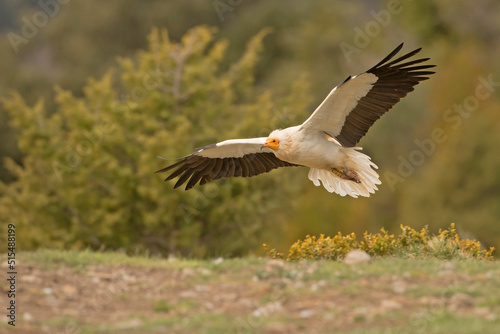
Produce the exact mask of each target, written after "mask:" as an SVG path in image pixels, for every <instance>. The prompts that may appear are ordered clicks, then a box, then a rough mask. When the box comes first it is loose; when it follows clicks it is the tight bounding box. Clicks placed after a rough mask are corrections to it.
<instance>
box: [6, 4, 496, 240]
mask: <svg viewBox="0 0 500 334" xmlns="http://www.w3.org/2000/svg"><path fill="white" fill-rule="evenodd" d="M221 1H222V2H223V3H225V4H228V5H229V7H228V8H230V9H229V10H228V11H225V12H224V13H223V14H222V17H221V15H220V12H218V11H217V10H216V9H215V7H214V2H213V1H206V0H193V1H191V2H190V3H189V5H186V4H185V3H184V2H182V1H169V2H168V1H167V2H166V1H161V0H151V1H148V2H147V4H146V3H144V2H139V1H134V0H116V1H112V2H106V3H103V2H102V1H97V0H87V1H70V2H68V3H67V4H66V5H64V6H61V8H60V11H59V13H58V14H57V15H56V16H55V17H53V18H51V20H50V22H49V23H48V24H47V25H46V26H44V27H43V28H42V29H40V30H39V32H38V34H37V35H36V36H35V37H34V38H31V39H30V41H29V43H28V44H26V45H23V46H22V47H21V48H20V51H19V53H17V54H15V53H14V52H13V51H12V47H11V46H10V44H9V42H8V40H7V39H6V38H2V39H0V59H1V60H2V61H1V62H0V71H1V73H2V76H0V95H2V96H5V95H6V94H5V92H6V91H7V90H8V89H15V90H16V91H18V92H19V94H20V95H21V96H22V97H23V99H24V100H25V101H26V104H27V105H33V104H34V103H35V102H36V101H37V100H38V99H39V98H40V97H43V98H44V101H45V103H44V105H43V106H44V108H42V109H43V110H44V112H45V113H46V115H47V117H49V116H51V115H52V114H54V113H60V111H61V109H60V106H59V105H56V104H55V103H54V101H56V100H57V99H54V98H53V97H52V96H53V85H55V84H57V85H60V86H61V87H64V88H65V89H66V90H69V91H71V93H72V95H73V96H74V97H75V98H83V97H84V96H85V94H86V92H85V90H84V89H82V87H85V82H86V80H87V78H88V77H89V76H92V77H101V76H103V75H104V73H106V71H107V70H108V69H109V68H110V67H112V66H113V64H114V63H115V61H116V60H115V59H116V56H117V55H120V56H122V57H132V58H133V59H136V60H137V59H138V58H136V56H134V55H135V54H136V52H137V51H136V50H140V49H145V48H146V47H147V44H146V39H145V38H144V36H145V35H146V34H147V33H148V32H149V31H150V30H151V28H152V27H153V26H159V27H167V28H168V31H169V35H170V38H172V40H176V41H178V40H180V39H181V37H182V35H183V34H184V33H185V32H186V31H187V30H188V29H190V28H192V27H194V26H197V25H200V24H206V25H209V26H217V27H218V28H219V30H218V32H217V33H216V35H215V36H216V37H217V38H225V39H227V40H228V41H230V43H229V44H228V45H227V46H226V49H225V58H224V60H223V61H221V62H219V63H218V66H219V69H220V71H221V73H223V72H227V71H229V69H230V67H231V64H234V63H236V62H238V61H239V59H240V57H241V52H242V51H241V50H243V49H244V48H245V43H247V41H248V40H249V39H250V38H251V37H252V36H254V35H255V34H257V33H258V32H259V31H260V30H261V29H262V28H263V27H271V28H272V29H273V32H272V33H271V34H270V35H269V36H268V37H266V38H265V40H264V41H263V45H264V47H265V50H266V51H265V52H263V53H262V54H261V58H260V61H259V62H258V63H256V64H255V66H254V69H253V73H254V79H255V81H254V85H253V87H252V90H251V91H252V92H253V93H251V94H250V95H248V96H246V95H245V92H240V93H238V94H239V95H238V96H241V98H242V97H243V96H246V98H248V99H250V96H254V97H255V96H263V93H264V92H266V91H268V90H269V91H270V92H271V91H273V92H275V93H279V95H280V96H282V97H283V101H280V103H281V104H280V105H279V107H278V106H277V107H276V110H278V111H277V112H273V117H274V118H276V119H278V118H279V119H280V120H281V121H280V122H281V124H282V126H288V125H293V124H294V123H298V122H301V121H303V120H304V119H306V118H307V117H308V115H309V114H310V113H311V112H312V111H313V110H314V108H315V107H316V106H317V105H318V104H319V103H320V102H321V101H322V99H323V98H324V97H325V96H326V94H327V93H328V92H329V91H330V89H331V88H332V87H333V86H335V85H336V84H337V83H339V82H340V81H342V80H343V79H345V77H347V75H350V74H356V73H358V72H359V71H362V70H364V69H366V68H367V67H368V66H370V65H373V64H375V63H376V62H377V61H379V60H380V57H382V56H384V55H386V54H387V52H388V51H389V50H392V49H393V48H394V47H395V46H396V45H398V44H399V43H401V42H405V48H404V50H408V51H409V50H411V49H412V48H416V47H420V46H421V47H423V50H422V52H421V55H422V56H424V57H431V59H432V63H434V64H436V65H437V68H436V71H437V73H436V74H435V75H434V76H433V77H432V78H431V80H429V81H426V82H424V83H422V84H421V85H419V86H418V87H417V88H416V90H415V91H414V92H412V93H411V94H410V95H409V96H408V97H406V98H405V99H403V100H402V101H401V102H400V103H399V104H398V105H397V106H396V107H395V108H394V109H393V110H392V111H391V112H390V113H389V115H387V116H386V117H383V118H382V119H381V120H380V121H378V122H377V123H376V124H375V125H374V127H373V128H372V129H371V130H370V131H369V132H368V134H367V136H366V137H365V138H363V139H362V141H361V142H360V146H364V148H365V152H366V153H368V154H369V155H370V156H372V158H373V160H374V162H375V163H377V164H378V166H379V167H380V174H381V180H382V182H383V184H382V186H381V187H380V190H379V191H378V192H377V193H376V194H375V195H374V196H372V197H370V198H368V199H364V198H363V199H351V198H340V197H338V196H331V195H329V194H326V193H325V192H324V190H323V189H321V188H316V187H313V186H311V185H310V184H308V183H307V182H308V181H307V179H306V175H307V171H306V170H305V169H293V170H292V171H286V170H285V171H279V172H275V173H273V175H272V176H273V177H274V176H276V175H279V177H285V178H287V177H290V173H293V176H294V182H293V186H294V187H299V188H300V187H301V186H302V185H304V184H306V186H304V187H303V188H300V190H299V191H289V189H286V190H285V189H283V192H284V193H285V192H286V195H288V197H287V198H285V199H283V198H281V197H279V200H278V201H277V202H280V201H281V202H286V203H287V204H286V205H287V209H286V210H282V207H281V206H277V207H276V208H275V209H269V211H266V212H269V213H271V214H272V215H273V217H274V218H273V219H275V220H276V221H278V222H279V223H278V224H277V225H279V226H282V227H283V226H284V225H283V224H284V222H286V228H284V227H283V228H282V229H280V228H279V227H276V226H273V229H272V230H270V231H261V233H262V240H261V241H262V242H268V243H273V245H276V246H277V247H286V246H287V245H289V244H290V243H292V242H293V241H295V240H297V239H298V238H303V237H304V236H305V235H307V234H311V235H312V234H316V235H319V234H321V233H324V234H327V235H335V234H337V232H338V231H341V232H342V233H344V234H348V233H351V232H355V233H357V234H362V233H363V232H364V231H365V230H368V231H371V232H376V231H378V230H380V228H381V227H385V228H386V229H387V230H389V231H391V232H396V231H397V230H398V226H399V225H400V224H403V225H409V224H411V225H412V226H413V227H415V228H418V227H422V226H424V225H426V224H428V225H429V228H430V230H431V231H432V232H437V230H438V228H439V227H446V226H449V224H450V223H453V222H454V223H456V225H457V230H458V231H459V232H461V233H466V234H469V237H473V238H477V239H479V240H480V241H482V242H483V243H484V244H486V246H495V247H496V248H497V249H499V248H500V230H499V229H500V227H499V226H500V224H499V221H500V212H499V211H498V208H499V205H498V204H497V203H500V181H499V180H498V173H497V170H498V169H499V167H500V166H499V161H498V159H497V157H496V156H497V154H496V143H498V142H499V141H500V132H499V131H498V129H497V126H496V124H499V120H498V114H499V113H498V110H500V101H499V100H500V89H499V87H498V86H495V87H494V90H493V92H491V96H490V97H489V98H488V99H486V100H482V101H480V102H481V103H480V104H479V106H478V107H477V108H475V109H474V111H473V112H472V113H471V115H470V117H468V118H464V119H463V123H462V124H461V125H460V127H459V128H457V129H455V128H454V127H452V125H453V124H454V123H452V122H447V121H445V120H444V119H443V117H444V114H445V112H446V111H447V110H448V109H450V108H452V109H453V105H454V104H462V103H463V102H464V100H465V99H466V98H467V97H468V96H470V95H474V93H475V92H474V90H475V89H476V87H477V85H478V84H479V81H478V78H479V77H481V76H482V77H488V76H489V75H491V76H492V78H493V81H494V82H499V81H500V62H498V59H500V48H499V47H498V45H500V26H499V25H498V22H499V20H500V16H499V15H500V2H499V1H497V0H485V1H483V2H482V3H481V5H478V4H477V3H474V2H470V1H466V0H453V1H452V0H444V1H440V2H418V1H406V0H402V1H400V2H397V1H390V0H388V1H382V2H373V1H370V0H356V1H342V0H336V1H331V0H315V1H308V2H305V1H302V0H279V1H263V0H255V1H234V2H229V1H225V0H221ZM394 3H398V4H399V7H396V8H397V9H396V11H393V12H392V13H391V12H390V11H389V9H390V6H391V4H394ZM0 6H3V7H1V9H2V10H1V11H0V12H1V15H3V16H2V24H3V25H0V30H1V29H3V30H1V31H3V37H5V34H6V33H8V32H9V31H14V32H19V31H20V29H21V27H22V21H21V18H22V17H27V18H30V17H31V16H32V15H33V13H34V12H36V11H39V10H40V6H39V2H38V1H36V0H31V1H23V2H18V1H14V0H8V1H5V2H3V3H2V5H0ZM388 11H389V12H388ZM9 13H17V17H16V18H15V19H12V17H11V15H9ZM388 13H389V14H388ZM369 29H372V30H371V31H369ZM360 32H361V33H360ZM362 34H365V35H366V36H365V38H364V44H363V45H361V46H360V45H358V46H357V47H358V52H355V53H353V54H351V55H350V56H348V57H346V55H345V54H344V53H343V52H342V50H341V48H340V47H339V46H340V45H341V44H342V43H348V44H350V45H353V46H356V40H357V41H358V42H359V41H360V40H361V39H360V36H361V35H362ZM304 72H307V73H308V74H309V75H308V79H309V80H308V82H310V86H311V89H310V90H308V91H309V92H310V97H311V103H309V104H305V103H302V102H301V103H296V102H295V100H293V97H289V98H288V100H286V99H285V97H286V96H289V95H288V94H287V92H288V87H289V82H291V81H296V80H299V82H300V81H301V80H302V79H300V78H301V74H302V73H304ZM112 77H113V76H112ZM110 80H111V79H110ZM112 82H113V87H114V86H116V85H117V84H118V83H120V80H116V78H114V79H113V80H112ZM297 85H298V87H299V88H300V85H299V84H297ZM122 90H123V89H122ZM299 90H300V89H299ZM115 92H117V93H118V90H116V91H115ZM300 92H301V93H302V94H307V90H304V91H302V90H300ZM58 94H60V93H58ZM274 95H275V94H273V96H274ZM119 98H121V97H119ZM247 101H250V100H247ZM273 101H275V103H277V102H276V101H279V100H276V99H273ZM255 103H256V104H259V103H260V102H255ZM275 105H276V104H275ZM165 108H166V107H165ZM267 111H268V110H267ZM152 112H153V111H152ZM183 112H184V111H183ZM198 112H200V110H198ZM261 112H264V111H262V110H260V109H259V110H258V111H256V113H257V114H260V113H261ZM249 113H250V112H249ZM292 115H293V117H292ZM278 116H279V117H278ZM294 117H295V118H294ZM6 120H7V115H6V113H5V110H4V108H3V107H0V155H2V156H9V157H12V158H13V159H14V160H15V161H16V162H17V164H19V165H22V166H25V162H26V161H27V160H26V159H25V160H24V161H23V160H22V159H21V157H22V154H21V153H20V152H19V151H16V139H15V137H14V136H13V131H12V130H9V128H8V127H6V125H5V124H6ZM228 121H229V120H228ZM266 122H267V123H265V124H260V125H259V126H260V127H259V126H258V127H256V128H255V129H260V128H262V127H265V128H266V129H271V128H272V127H273V126H274V125H276V124H275V123H276V122H275V121H268V120H266ZM199 124H200V123H195V124H192V125H190V126H193V128H192V129H193V130H194V132H196V135H195V136H196V138H198V135H199V139H197V140H198V141H200V142H202V143H200V144H206V143H210V142H213V141H215V140H220V139H225V138H226V136H227V135H230V134H229V133H220V135H219V134H218V135H217V136H213V135H212V136H208V134H202V133H199V134H198V132H197V131H200V130H199V128H200V127H199ZM436 128H441V129H443V131H444V132H445V135H446V138H447V139H446V140H445V141H444V142H442V143H439V144H437V145H436V147H435V151H434V153H432V154H429V155H425V160H424V161H423V163H422V164H421V165H419V166H414V167H415V168H414V170H413V172H412V173H411V175H409V176H407V177H404V178H403V180H402V181H401V182H397V183H396V184H394V185H393V186H392V187H391V186H390V182H389V181H388V179H387V177H386V176H387V174H386V173H392V174H394V175H399V172H398V169H399V168H400V164H401V160H400V158H402V159H408V158H409V155H410V154H411V153H412V152H414V151H416V150H417V151H418V150H419V147H418V146H417V145H416V144H415V140H418V141H423V140H425V139H428V138H431V135H432V131H433V130H434V129H436ZM19 131H24V129H23V128H20V130H19ZM228 131H229V130H228ZM200 132H201V131H200ZM235 133H236V132H235ZM236 134H237V135H247V134H248V135H252V136H253V135H257V134H256V133H254V132H252V131H251V130H250V128H248V132H246V130H245V131H244V130H243V129H241V132H238V133H236ZM190 135H191V138H192V136H193V134H192V132H190ZM231 135H232V134H231ZM258 135H260V133H259V134H258ZM262 135H264V134H262ZM179 140H186V141H187V140H189V139H186V138H180V139H179ZM186 143H187V142H186ZM191 144H193V145H196V143H193V142H190V143H189V147H192V146H191ZM31 145H33V143H32V144H31ZM186 146H188V144H186ZM144 151H146V150H144ZM177 152H179V153H181V154H185V153H188V152H189V149H188V148H186V149H185V150H183V151H182V152H180V151H175V152H172V153H177ZM156 153H158V154H161V155H164V156H168V157H171V156H172V153H170V151H169V152H167V153H163V152H156V151H153V154H156ZM155 164H158V165H161V164H159V163H158V161H156V162H155ZM2 167H3V166H0V179H1V180H4V181H5V182H7V183H8V182H10V181H11V180H13V177H14V176H12V175H11V174H9V173H2V171H3V170H2ZM25 168H33V167H29V166H26V167H25ZM262 179H263V180H265V181H267V180H268V179H267V176H262V177H258V178H255V179H253V180H252V181H253V182H255V184H251V185H248V187H252V188H244V190H243V193H242V195H240V196H242V197H251V196H256V195H255V194H254V193H253V192H254V191H258V192H265V191H268V188H267V187H266V186H265V185H266V184H265V183H266V182H265V181H264V185H262V183H260V182H263V181H261V180H262ZM304 179H305V180H304ZM295 180H299V182H297V181H295ZM235 182H236V183H238V182H240V181H238V180H237V181H235ZM218 184H220V185H221V187H220V189H226V187H229V188H231V187H233V186H234V184H233V182H231V183H227V184H223V183H218ZM287 186H291V185H290V184H289V185H287ZM262 187H263V188H262ZM250 189H251V190H250ZM162 194H163V192H162ZM276 195H277V194H276ZM175 196H180V197H181V198H184V197H182V196H185V194H184V193H183V192H176V195H175ZM266 196H267V195H266ZM283 204H284V203H283ZM261 205H262V204H261ZM181 207H182V206H181ZM258 207H259V208H260V207H261V206H258ZM207 210H208V209H207ZM207 212H209V210H208V211H207ZM11 219H14V220H15V217H11ZM274 228H276V229H277V230H276V231H279V232H276V233H275V230H274ZM233 232H234V231H233ZM54 233H59V232H57V231H54ZM234 233H235V234H237V232H234ZM174 239H175V238H174ZM277 239H279V240H277Z"/></svg>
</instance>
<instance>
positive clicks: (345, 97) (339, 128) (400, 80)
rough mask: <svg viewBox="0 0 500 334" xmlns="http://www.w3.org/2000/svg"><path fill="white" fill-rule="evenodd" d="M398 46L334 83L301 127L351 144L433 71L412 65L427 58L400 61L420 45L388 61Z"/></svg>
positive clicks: (424, 66)
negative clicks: (366, 67) (372, 62)
mask: <svg viewBox="0 0 500 334" xmlns="http://www.w3.org/2000/svg"><path fill="white" fill-rule="evenodd" d="M402 47H403V44H400V45H399V46H398V47H397V48H396V49H395V50H394V51H392V52H391V53H390V54H389V55H388V56H387V57H385V58H384V59H383V60H382V61H381V62H380V63H378V64H377V65H375V66H374V67H372V68H371V69H369V70H368V71H366V72H364V73H361V74H359V75H356V76H354V77H352V78H351V77H348V78H347V79H346V80H345V81H344V82H342V83H341V84H340V85H338V86H337V87H335V88H334V89H333V90H332V91H331V92H330V94H328V96H327V97H326V99H325V100H324V101H323V102H322V103H321V104H320V105H319V107H318V108H317V109H316V110H315V111H314V113H313V114H312V115H311V116H310V117H309V118H308V119H307V120H306V121H305V122H304V123H303V124H302V125H301V129H303V130H307V131H322V132H326V133H327V134H329V135H330V136H332V137H335V138H336V139H337V140H338V141H339V142H340V144H342V146H345V147H352V146H355V145H356V143H357V142H358V141H359V140H360V139H361V138H362V137H363V136H364V135H365V134H366V132H367V131H368V129H369V128H370V127H371V126H372V125H373V123H375V121H376V120H377V119H379V118H380V116H382V115H383V114H384V113H386V112H387V111H388V110H389V109H391V108H392V106H394V105H395V104H396V103H398V102H399V100H401V99H402V98H403V97H405V96H406V94H408V93H409V92H411V91H412V90H413V89H414V88H413V87H414V86H415V85H417V84H418V83H419V82H420V81H423V80H426V79H428V75H430V74H433V73H434V72H431V71H426V69H428V68H431V67H434V66H435V65H416V64H419V63H422V62H425V61H427V60H429V58H421V59H416V60H410V61H407V62H403V61H405V60H407V59H408V58H410V57H412V56H414V55H415V54H417V53H418V52H419V51H420V49H416V50H414V51H412V52H410V53H407V54H406V55H404V56H401V57H400V58H397V59H396V60H393V61H391V62H389V60H391V59H392V58H393V57H394V56H395V55H396V54H397V53H398V52H399V51H400V50H401V48H402Z"/></svg>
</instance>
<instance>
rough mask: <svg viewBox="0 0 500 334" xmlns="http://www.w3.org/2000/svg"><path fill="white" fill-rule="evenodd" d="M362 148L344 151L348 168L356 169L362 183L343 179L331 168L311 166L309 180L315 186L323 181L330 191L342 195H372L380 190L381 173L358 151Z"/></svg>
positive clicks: (368, 158)
mask: <svg viewBox="0 0 500 334" xmlns="http://www.w3.org/2000/svg"><path fill="white" fill-rule="evenodd" d="M359 149H360V148H357V147H356V148H345V149H344V153H345V154H346V155H347V157H348V159H347V161H348V165H347V166H346V167H347V168H348V169H351V170H353V171H355V172H356V173H357V174H358V177H359V179H360V181H361V182H360V183H356V182H354V181H352V180H346V179H342V178H341V177H339V176H338V175H336V174H335V173H333V172H332V171H331V170H325V169H317V168H311V170H310V171H309V175H308V177H309V180H311V181H312V182H313V183H314V185H315V186H319V185H320V184H321V183H323V187H325V189H326V190H327V191H328V192H331V193H333V192H334V193H337V194H339V195H340V196H345V195H349V196H352V197H354V198H357V197H358V196H364V197H370V194H373V193H374V192H375V190H378V188H377V184H381V182H380V180H379V175H378V174H377V172H376V171H375V170H374V168H378V167H377V165H375V164H374V163H373V162H372V161H371V160H370V157H369V156H367V155H366V154H363V153H361V152H358V151H357V150H359ZM319 181H321V183H320V182H319Z"/></svg>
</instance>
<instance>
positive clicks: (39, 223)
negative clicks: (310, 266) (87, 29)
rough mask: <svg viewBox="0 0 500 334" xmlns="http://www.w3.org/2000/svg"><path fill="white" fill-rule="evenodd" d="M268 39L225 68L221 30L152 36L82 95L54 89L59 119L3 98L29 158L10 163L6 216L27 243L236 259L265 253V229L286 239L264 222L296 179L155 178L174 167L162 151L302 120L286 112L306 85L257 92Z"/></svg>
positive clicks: (170, 153)
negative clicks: (179, 182)
mask: <svg viewBox="0 0 500 334" xmlns="http://www.w3.org/2000/svg"><path fill="white" fill-rule="evenodd" d="M266 33H267V32H266V31H262V32H260V33H259V34H257V35H256V36H255V37H254V38H253V39H251V40H250V42H249V43H248V45H247V49H246V51H245V52H244V54H243V55H242V56H241V58H240V59H239V60H238V61H236V62H235V63H234V64H231V65H230V66H224V65H223V64H224V61H223V60H224V56H225V51H226V47H227V45H228V44H227V41H225V40H217V41H215V40H214V34H215V30H214V29H212V28H208V27H197V28H193V29H192V30H190V31H189V32H187V33H186V35H185V36H184V37H183V38H182V40H181V41H180V42H179V43H176V42H173V41H170V40H169V37H168V35H167V32H166V31H159V30H154V31H153V32H152V34H151V35H150V36H149V49H148V50H146V51H142V52H140V53H138V55H137V56H136V57H134V58H132V59H128V58H126V59H120V61H119V64H120V66H119V67H118V68H117V69H112V70H110V71H109V72H108V73H107V74H106V75H105V76H104V77H103V78H102V79H100V80H95V79H90V80H89V81H88V84H87V85H86V87H85V88H84V89H83V92H84V94H83V97H77V96H75V95H74V94H72V93H71V92H69V91H65V90H63V89H61V88H57V89H56V98H55V100H56V101H55V102H56V105H57V107H56V111H55V112H54V113H51V114H48V112H47V111H46V108H45V107H44V102H43V101H39V102H38V103H36V105H34V106H28V105H27V104H26V103H25V101H24V100H23V98H22V97H21V96H20V95H19V94H17V93H12V94H11V96H10V97H9V98H6V99H4V100H3V103H4V106H5V108H6V109H7V110H8V111H9V114H10V117H11V123H12V126H13V127H15V128H16V129H17V130H18V132H19V138H18V139H19V140H18V145H19V148H20V150H21V151H22V153H23V155H24V158H23V162H22V165H21V166H20V165H17V164H16V163H14V162H13V161H12V160H9V159H7V160H6V161H5V166H6V167H7V168H8V170H9V171H10V172H11V173H12V174H13V175H14V177H15V181H14V182H12V183H9V184H0V194H1V197H0V218H1V220H2V221H8V222H11V223H14V224H16V226H17V231H18V246H19V247H20V248H22V249H35V248H39V247H49V248H61V249H68V248H70V249H82V248H91V249H123V250H126V251H128V252H145V251H146V252H151V253H159V254H171V253H174V254H181V255H190V256H214V255H219V254H222V255H226V256H234V255H241V254H244V253H246V252H248V250H250V249H253V248H255V247H258V244H259V243H258V240H259V238H260V233H262V231H263V230H266V232H267V233H273V231H274V232H275V233H277V231H279V229H280V226H279V224H270V223H269V224H267V221H266V218H264V217H271V218H269V219H272V216H269V215H268V214H269V213H270V212H272V211H273V210H274V211H275V212H279V211H280V210H276V209H277V208H279V205H284V204H286V203H287V202H286V201H285V200H284V198H282V196H284V195H281V194H282V193H287V191H288V192H289V190H290V189H287V187H288V188H290V187H293V184H294V182H291V181H289V180H287V173H277V174H275V175H272V176H271V177H269V176H266V175H264V176H260V177H258V178H255V179H252V180H251V182H249V181H248V180H247V179H234V180H230V181H226V182H218V183H217V182H212V183H209V184H207V185H205V186H203V187H200V188H195V189H192V190H191V191H189V192H184V190H181V189H177V190H173V189H172V184H173V183H172V184H170V183H169V184H164V183H163V178H164V175H158V174H153V172H154V171H156V170H158V169H160V168H162V167H165V166H166V165H167V164H169V163H171V162H170V161H168V162H166V161H163V160H160V159H158V158H157V157H156V156H157V155H161V156H164V157H169V158H175V157H180V156H184V155H186V154H189V153H191V152H192V150H193V148H195V147H200V146H203V145H206V144H210V143H213V142H217V141H221V140H224V139H229V138H239V137H245V136H252V137H255V136H264V135H267V134H268V133H269V131H270V130H271V128H272V127H276V126H279V125H281V124H280V123H282V122H285V121H286V122H295V120H294V119H292V118H291V116H288V115H286V114H285V113H283V112H282V110H283V109H284V108H285V107H286V106H287V105H293V106H294V107H297V108H302V109H306V108H305V107H306V104H307V98H306V96H307V85H306V83H305V82H304V80H303V78H301V80H299V81H297V82H294V83H291V84H290V86H289V87H285V89H282V91H280V92H277V91H274V90H266V91H264V92H258V91H257V90H256V86H255V84H254V82H255V78H254V75H253V70H254V66H255V64H256V62H257V60H258V54H259V52H260V51H261V49H262V43H261V41H262V38H263V37H264V36H265V35H266ZM278 93H279V94H278ZM285 116H286V117H285ZM286 125H288V124H286ZM259 129H260V130H259ZM295 184H296V183H295ZM295 187H296V186H295ZM264 224H265V225H266V226H267V227H266V228H265V229H264Z"/></svg>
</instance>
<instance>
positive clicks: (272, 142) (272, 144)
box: [263, 137, 280, 151]
mask: <svg viewBox="0 0 500 334" xmlns="http://www.w3.org/2000/svg"><path fill="white" fill-rule="evenodd" d="M263 147H267V148H270V149H271V150H273V151H277V150H278V147H280V140H279V139H277V138H271V137H269V138H267V139H266V142H265V143H264V145H263Z"/></svg>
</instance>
